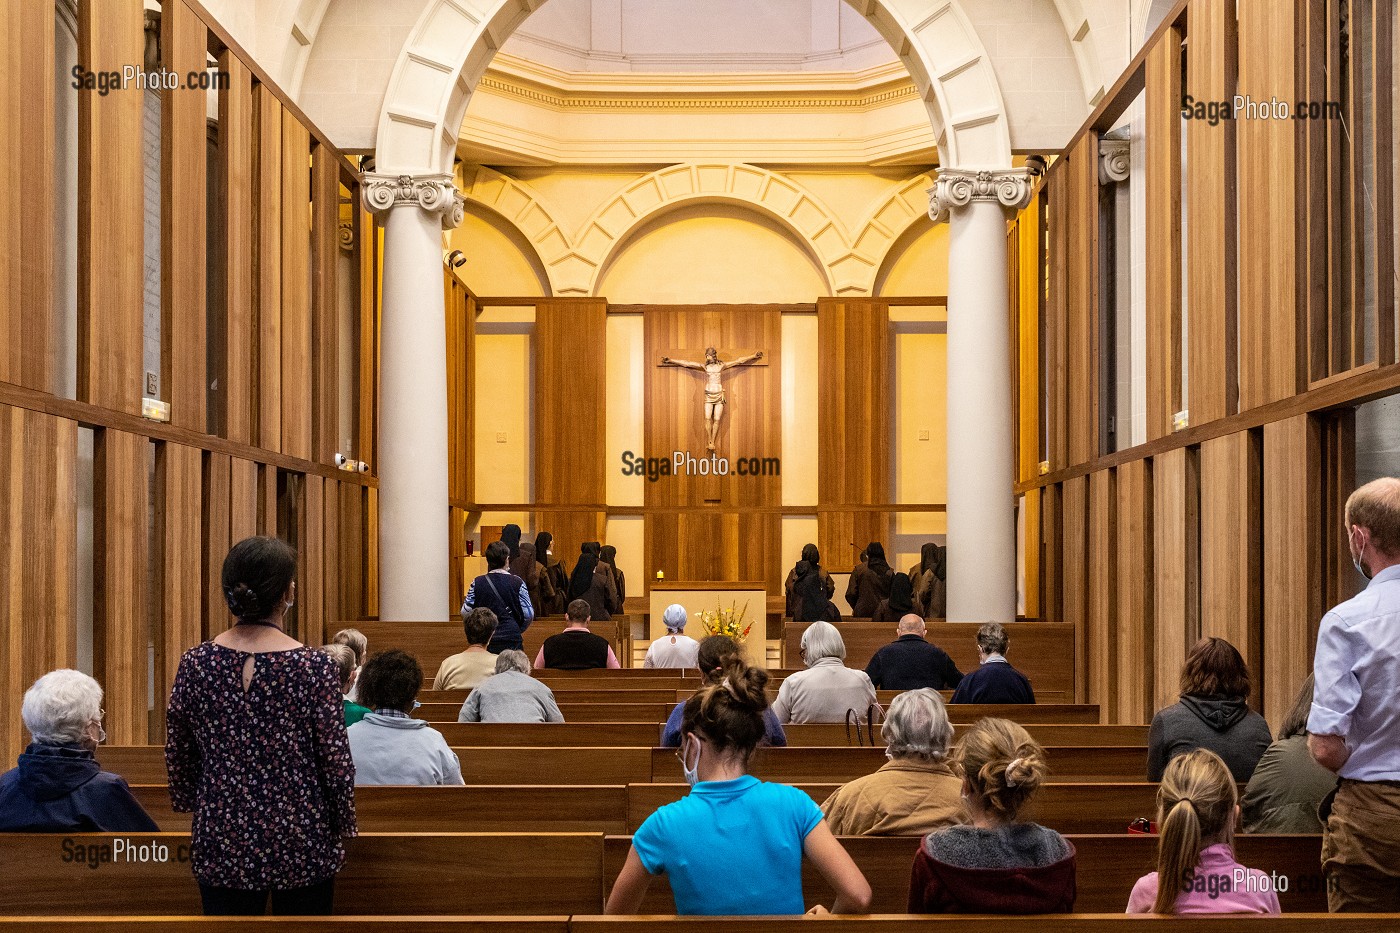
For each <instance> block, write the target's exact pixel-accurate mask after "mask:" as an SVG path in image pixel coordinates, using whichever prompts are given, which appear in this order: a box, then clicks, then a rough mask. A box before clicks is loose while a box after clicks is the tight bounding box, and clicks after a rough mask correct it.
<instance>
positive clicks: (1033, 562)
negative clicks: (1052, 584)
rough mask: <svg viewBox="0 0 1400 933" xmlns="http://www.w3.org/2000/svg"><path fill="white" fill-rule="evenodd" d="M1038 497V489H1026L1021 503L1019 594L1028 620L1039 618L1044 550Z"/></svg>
mask: <svg viewBox="0 0 1400 933" xmlns="http://www.w3.org/2000/svg"><path fill="white" fill-rule="evenodd" d="M1040 496H1041V491H1040V490H1039V489H1028V490H1026V494H1025V496H1024V497H1023V498H1022V501H1021V509H1022V513H1023V519H1022V523H1021V524H1022V527H1023V528H1024V538H1023V541H1024V545H1023V547H1024V550H1025V557H1024V560H1023V562H1022V566H1023V575H1024V581H1023V584H1022V588H1021V593H1022V599H1023V600H1024V603H1025V605H1024V612H1025V616H1026V618H1028V619H1038V618H1041V615H1040V613H1041V599H1040V594H1041V567H1042V561H1043V560H1044V550H1045V548H1044V545H1043V544H1042V543H1041V514H1040V513H1041V510H1040Z"/></svg>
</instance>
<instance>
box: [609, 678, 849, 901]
mask: <svg viewBox="0 0 1400 933" xmlns="http://www.w3.org/2000/svg"><path fill="white" fill-rule="evenodd" d="M767 683H768V674H767V672H766V671H763V670H761V669H759V668H752V667H748V666H747V665H745V664H744V663H743V662H742V661H741V660H739V659H737V658H734V659H732V660H731V661H730V663H729V664H728V665H727V666H726V673H725V676H724V678H722V679H721V680H720V682H719V683H716V684H712V685H710V686H708V687H705V688H704V689H702V690H700V691H699V692H698V693H696V694H695V695H694V696H692V697H691V698H690V699H689V700H687V701H686V703H685V711H684V713H683V715H682V717H681V730H680V731H681V741H680V749H679V750H678V752H677V757H678V758H680V761H681V767H682V769H683V770H684V771H685V777H686V781H687V782H688V783H689V784H691V785H692V789H691V791H690V794H689V796H687V797H686V798H685V799H683V800H680V801H677V802H676V803H673V804H668V805H667V806H664V807H662V808H660V809H659V810H657V811H656V812H655V813H653V814H652V815H651V816H649V817H647V819H646V821H645V822H644V823H642V825H641V826H640V827H639V828H638V829H637V832H636V834H634V835H633V837H632V849H631V851H629V852H628V853H627V863H626V864H625V865H623V867H622V871H621V873H620V874H619V875H618V876H617V882H616V883H615V884H614V885H613V889H612V894H611V896H610V897H609V898H608V904H607V908H606V912H607V913H609V914H635V913H637V912H638V911H639V910H640V908H641V906H642V901H643V899H644V898H645V896H646V892H647V887H648V886H649V885H650V884H651V877H652V876H653V875H660V874H665V875H666V876H667V877H668V878H669V880H670V882H671V893H672V894H673V895H674V897H675V902H676V913H678V914H705V915H710V916H753V915H773V914H800V913H802V912H803V910H804V909H805V904H804V903H803V900H802V857H803V856H804V855H805V856H806V857H807V858H809V859H811V861H812V864H813V865H815V866H816V868H817V870H818V871H819V872H821V874H822V877H824V878H825V879H826V881H827V883H828V884H830V885H831V887H832V888H834V889H835V891H836V900H835V902H834V903H833V904H832V905H831V911H832V912H833V913H863V912H864V911H865V910H867V909H868V908H869V906H870V885H869V884H868V883H867V882H866V880H865V876H864V875H862V874H861V873H860V869H859V868H857V867H856V864H855V862H853V861H851V857H850V856H849V855H848V854H847V853H846V850H845V849H843V848H842V847H841V843H839V842H837V841H836V837H835V836H833V835H832V834H831V830H830V829H829V828H828V827H827V825H826V821H825V820H823V819H822V813H821V810H820V809H819V808H818V807H817V805H816V804H815V803H813V802H812V798H810V797H808V796H807V795H806V794H805V793H803V792H802V791H800V790H798V789H797V788H795V787H791V786H789V785H786V784H769V783H766V782H764V781H760V780H759V779H758V778H756V777H753V776H752V775H750V774H749V773H748V762H749V756H750V755H752V754H753V750H754V748H755V747H757V745H758V743H759V741H760V740H761V739H762V738H763V735H764V721H763V713H764V710H766V709H767V708H768V697H767V694H765V692H764V687H765V686H766V685H767ZM813 912H814V913H825V912H826V911H825V908H823V907H820V906H818V907H815V908H813Z"/></svg>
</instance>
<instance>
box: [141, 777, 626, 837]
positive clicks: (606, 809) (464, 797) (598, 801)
mask: <svg viewBox="0 0 1400 933" xmlns="http://www.w3.org/2000/svg"><path fill="white" fill-rule="evenodd" d="M131 792H132V793H133V794H135V795H136V799H137V800H139V801H140V802H141V806H143V807H145V808H146V812H147V813H149V814H150V815H151V818H152V819H153V820H155V821H156V825H157V826H159V827H160V828H161V829H162V830H164V831H165V832H181V833H185V832H189V831H190V814H188V813H176V812H175V811H174V809H172V807H171V805H170V788H169V787H168V786H167V785H165V784H133V785H132V786H131ZM626 817H627V788H626V787H624V786H621V785H586V786H582V787H580V786H567V785H565V786H550V785H530V784H524V785H506V786H499V785H481V784H475V785H473V784H468V785H466V786H465V787H460V786H458V787H399V786H394V787H374V786H359V787H356V788H355V819H356V822H357V824H358V826H359V829H360V832H362V833H366V832H378V833H439V832H453V833H509V832H522V831H529V832H550V833H623V832H628V831H629V828H628V826H627V818H626Z"/></svg>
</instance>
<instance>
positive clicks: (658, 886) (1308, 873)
mask: <svg viewBox="0 0 1400 933" xmlns="http://www.w3.org/2000/svg"><path fill="white" fill-rule="evenodd" d="M1069 839H1070V841H1071V842H1072V843H1073V844H1074V846H1075V849H1076V850H1077V855H1076V866H1077V888H1078V895H1077V898H1076V900H1075V909H1076V910H1077V911H1082V912H1084V913H1113V912H1115V911H1116V912H1118V913H1122V911H1123V909H1124V908H1125V907H1127V905H1128V895H1129V894H1130V893H1132V889H1133V883H1134V882H1136V881H1137V879H1138V878H1140V877H1141V876H1142V875H1144V874H1147V873H1148V872H1150V871H1155V870H1156V867H1157V866H1156V858H1157V840H1156V839H1155V838H1154V837H1151V836H1129V835H1120V836H1070V837H1069ZM1235 843H1236V852H1237V854H1238V856H1239V860H1240V862H1241V863H1242V864H1244V865H1247V866H1249V867H1250V868H1257V869H1259V870H1261V871H1263V872H1265V873H1269V872H1274V871H1277V872H1279V873H1280V874H1283V875H1287V876H1288V877H1289V879H1290V886H1289V890H1288V891H1287V892H1286V893H1281V894H1280V895H1279V903H1280V905H1281V906H1282V908H1283V911H1284V913H1288V912H1290V911H1325V910H1326V909H1327V895H1326V891H1325V887H1324V883H1323V881H1322V876H1321V869H1320V867H1319V861H1318V853H1319V852H1320V851H1321V847H1322V838H1321V837H1320V836H1240V837H1237V838H1236V840H1235ZM631 844H632V839H631V837H630V836H609V837H607V840H606V841H605V843H604V858H605V859H606V861H607V872H606V874H607V878H608V888H609V890H611V889H612V883H613V881H614V880H615V879H616V878H617V874H618V872H619V871H620V870H621V869H622V863H623V861H624V860H625V859H626V858H627V850H628V848H629V847H630V846H631ZM841 844H842V845H844V846H845V847H846V851H847V852H849V853H850V854H851V857H852V858H853V859H854V860H855V862H856V864H857V865H858V866H860V870H861V872H862V873H864V875H865V878H866V880H867V881H869V882H870V887H871V889H872V890H873V892H874V900H873V901H872V904H871V908H870V910H871V912H872V913H877V914H892V913H899V912H901V911H906V910H908V906H909V875H910V870H911V868H912V866H913V861H914V855H915V854H916V853H917V852H918V848H919V844H920V840H919V839H917V838H912V837H899V836H894V837H889V836H887V837H878V836H861V837H846V838H843V839H842V840H841ZM802 889H803V896H804V900H805V902H806V903H807V904H808V905H811V904H826V905H827V906H830V905H831V901H832V898H833V897H834V894H833V892H832V891H831V889H830V888H829V887H828V886H827V884H826V882H825V880H824V879H822V877H821V876H820V875H819V874H817V872H816V871H815V870H814V869H813V868H812V866H811V864H810V863H807V862H804V863H803V869H802ZM641 912H642V913H647V914H662V915H664V914H674V913H675V903H674V901H673V900H672V897H671V888H670V885H669V884H668V882H667V879H666V877H665V876H664V875H662V876H658V877H655V878H653V879H652V881H651V887H650V888H649V889H648V890H647V896H646V900H645V902H644V903H643V904H642V907H641ZM925 922H927V921H925ZM1035 929H1040V928H1039V927H1035ZM1251 929H1252V928H1251ZM1260 929H1264V927H1263V926H1261V927H1260ZM1329 933H1330V930H1329Z"/></svg>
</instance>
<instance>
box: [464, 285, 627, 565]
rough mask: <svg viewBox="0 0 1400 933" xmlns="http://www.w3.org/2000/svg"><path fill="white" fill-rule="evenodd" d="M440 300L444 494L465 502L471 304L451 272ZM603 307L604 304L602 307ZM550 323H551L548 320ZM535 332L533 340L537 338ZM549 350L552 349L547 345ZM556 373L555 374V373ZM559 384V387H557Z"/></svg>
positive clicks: (554, 428)
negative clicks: (444, 373) (443, 310)
mask: <svg viewBox="0 0 1400 933" xmlns="http://www.w3.org/2000/svg"><path fill="white" fill-rule="evenodd" d="M443 288H444V295H443V298H444V300H445V301H444V303H445V306H446V311H447V315H446V316H447V455H448V456H447V459H448V464H449V467H448V497H449V498H450V499H451V500H452V501H453V502H469V501H471V500H470V498H469V494H468V490H469V489H470V487H471V480H472V475H473V467H472V463H473V457H472V437H473V436H474V435H473V434H472V431H473V430H474V428H473V425H474V418H473V414H474V412H473V409H474V408H475V407H476V406H475V405H473V404H472V403H471V399H472V396H471V381H470V380H471V374H472V372H473V366H472V362H473V357H474V356H475V352H474V344H475V339H474V336H475V330H476V328H475V317H476V313H475V307H474V305H473V303H472V302H471V299H470V296H469V295H468V294H467V289H466V287H465V286H464V285H462V283H461V282H459V281H458V280H457V278H456V277H455V276H448V277H447V280H446V282H445V283H444V286H443ZM605 311H606V308H605ZM551 323H554V322H553V321H551ZM538 339H539V338H538V336H537V337H536V340H537V341H538ZM548 339H549V342H550V343H551V344H553V343H554V340H555V339H556V338H555V336H554V335H553V334H551V335H550V337H549V338H548ZM550 352H553V350H552V349H551V350H550ZM557 376H558V374H556V377H557ZM561 388H562V387H561ZM559 395H563V393H562V392H554V393H552V396H551V398H552V403H554V404H557V401H556V400H555V399H557V396H559ZM560 423H563V424H567V423H568V421H564V422H556V423H554V424H552V425H551V426H550V427H549V428H548V429H547V432H548V437H549V440H550V442H551V446H554V445H557V443H558V440H560V438H558V434H559V433H560V432H559V428H558V426H559V424H560ZM535 428H536V434H535V437H536V438H537V439H538V438H539V437H540V436H541V435H540V434H539V433H538V432H539V422H538V420H537V421H536V426H535ZM558 472H559V471H558V468H557V467H556V468H551V481H553V479H554V476H555V475H557V473H558ZM452 540H453V542H454V547H456V548H460V547H461V544H462V538H461V536H460V535H455V534H454V535H453V538H452Z"/></svg>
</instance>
